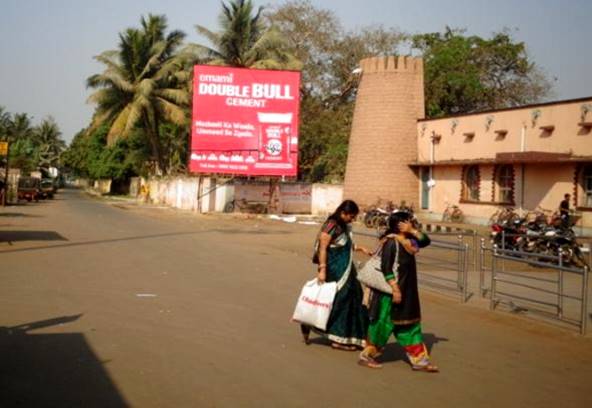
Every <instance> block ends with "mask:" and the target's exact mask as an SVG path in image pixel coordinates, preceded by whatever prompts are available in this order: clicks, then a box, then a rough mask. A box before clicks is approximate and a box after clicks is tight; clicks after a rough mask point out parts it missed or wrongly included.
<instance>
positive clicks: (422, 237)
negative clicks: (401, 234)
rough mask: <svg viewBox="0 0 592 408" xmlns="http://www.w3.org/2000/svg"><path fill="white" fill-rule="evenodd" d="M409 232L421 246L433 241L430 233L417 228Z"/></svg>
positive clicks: (423, 246)
mask: <svg viewBox="0 0 592 408" xmlns="http://www.w3.org/2000/svg"><path fill="white" fill-rule="evenodd" d="M409 233H410V234H411V235H413V236H414V237H415V239H416V240H417V245H419V247H420V248H425V247H427V246H428V245H430V244H431V242H432V240H431V239H430V237H428V234H426V233H425V232H422V231H420V230H417V229H415V228H413V229H412V230H411V231H409Z"/></svg>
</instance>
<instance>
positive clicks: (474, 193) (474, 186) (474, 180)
mask: <svg viewBox="0 0 592 408" xmlns="http://www.w3.org/2000/svg"><path fill="white" fill-rule="evenodd" d="M480 181H481V177H480V175H479V166H469V167H465V172H464V179H463V199H465V200H467V201H479V184H480Z"/></svg>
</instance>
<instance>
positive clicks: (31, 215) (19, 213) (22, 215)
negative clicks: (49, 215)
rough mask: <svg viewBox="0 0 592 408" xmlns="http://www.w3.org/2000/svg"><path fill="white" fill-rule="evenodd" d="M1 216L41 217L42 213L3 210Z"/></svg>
mask: <svg viewBox="0 0 592 408" xmlns="http://www.w3.org/2000/svg"><path fill="white" fill-rule="evenodd" d="M0 217H27V218H41V217H42V216H41V215H33V214H25V213H21V212H2V213H0Z"/></svg>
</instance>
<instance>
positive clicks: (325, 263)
mask: <svg viewBox="0 0 592 408" xmlns="http://www.w3.org/2000/svg"><path fill="white" fill-rule="evenodd" d="M359 212H360V210H359V208H358V205H357V204H356V203H355V202H353V201H351V200H346V201H344V202H343V203H341V204H340V205H339V207H337V209H336V210H335V212H334V213H333V214H331V215H330V216H329V218H327V221H325V223H324V224H323V226H322V227H321V231H320V233H319V236H318V238H317V244H316V245H315V254H314V257H313V262H314V263H316V264H318V274H317V279H318V280H319V282H337V294H336V295H335V300H334V301H333V309H332V310H331V314H330V316H329V320H328V322H327V329H326V330H325V331H320V330H318V329H316V328H313V330H314V331H315V332H316V333H319V334H320V335H322V336H325V337H327V338H328V339H329V340H331V341H332V343H331V346H332V347H333V348H335V349H340V350H348V351H354V350H356V348H357V347H361V346H362V345H363V342H364V339H365V337H366V332H367V329H368V314H367V311H366V309H365V308H364V307H363V305H362V298H363V291H362V286H361V285H360V283H359V282H358V280H357V278H356V269H355V266H354V263H353V252H354V251H359V252H363V253H365V254H368V255H370V254H371V252H370V251H369V250H368V249H366V248H364V247H361V246H357V245H355V244H354V242H353V240H352V233H351V225H350V224H351V223H352V222H353V221H354V220H355V218H356V216H357V215H358V213H359ZM300 328H301V331H302V336H303V338H304V342H305V343H306V344H309V335H310V330H311V328H310V327H309V326H305V325H301V326H300Z"/></svg>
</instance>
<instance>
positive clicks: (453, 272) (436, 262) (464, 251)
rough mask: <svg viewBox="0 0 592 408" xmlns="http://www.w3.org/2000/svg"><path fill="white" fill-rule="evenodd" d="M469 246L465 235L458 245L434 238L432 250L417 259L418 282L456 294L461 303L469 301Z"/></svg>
mask: <svg viewBox="0 0 592 408" xmlns="http://www.w3.org/2000/svg"><path fill="white" fill-rule="evenodd" d="M469 259H470V251H469V244H468V243H465V242H464V237H463V236H462V235H459V236H457V240H456V242H448V241H442V240H437V239H432V243H431V245H430V246H429V247H428V248H425V249H424V250H422V251H420V252H419V254H418V256H417V263H418V264H419V265H420V267H419V268H418V273H417V275H418V281H419V284H420V285H424V286H427V287H430V288H432V289H437V290H444V291H447V292H453V293H454V292H455V293H458V295H459V296H460V301H461V303H465V302H466V301H467V299H468V287H469V279H468V275H469Z"/></svg>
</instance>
